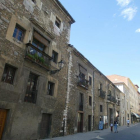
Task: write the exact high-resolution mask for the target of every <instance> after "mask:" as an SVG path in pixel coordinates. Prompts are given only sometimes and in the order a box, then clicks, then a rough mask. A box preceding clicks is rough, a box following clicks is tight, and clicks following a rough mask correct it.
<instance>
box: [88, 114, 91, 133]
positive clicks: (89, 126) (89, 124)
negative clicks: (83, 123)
mask: <svg viewBox="0 0 140 140" xmlns="http://www.w3.org/2000/svg"><path fill="white" fill-rule="evenodd" d="M88 131H91V115H88Z"/></svg>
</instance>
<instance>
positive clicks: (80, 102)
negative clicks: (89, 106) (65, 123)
mask: <svg viewBox="0 0 140 140" xmlns="http://www.w3.org/2000/svg"><path fill="white" fill-rule="evenodd" d="M79 110H80V111H83V94H82V93H80V96H79Z"/></svg>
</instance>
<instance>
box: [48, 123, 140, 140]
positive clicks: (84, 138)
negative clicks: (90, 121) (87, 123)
mask: <svg viewBox="0 0 140 140" xmlns="http://www.w3.org/2000/svg"><path fill="white" fill-rule="evenodd" d="M99 139H103V140H140V124H135V125H130V127H127V126H121V127H118V133H111V132H110V129H105V130H96V131H92V132H86V133H77V134H74V135H69V136H65V137H58V138H52V139H46V140H99Z"/></svg>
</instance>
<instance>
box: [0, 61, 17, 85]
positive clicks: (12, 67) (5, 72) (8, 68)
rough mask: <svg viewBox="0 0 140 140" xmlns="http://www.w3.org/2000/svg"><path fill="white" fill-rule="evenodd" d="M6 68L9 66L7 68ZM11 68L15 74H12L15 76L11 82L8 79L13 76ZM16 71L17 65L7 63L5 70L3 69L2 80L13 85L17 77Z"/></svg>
mask: <svg viewBox="0 0 140 140" xmlns="http://www.w3.org/2000/svg"><path fill="white" fill-rule="evenodd" d="M6 68H7V70H6ZM10 70H12V73H13V75H11V76H12V77H13V78H12V80H11V82H9V81H10V80H9V81H8V77H11V76H9V72H10ZM16 71H17V68H16V67H14V66H11V65H9V64H5V67H4V71H3V74H2V79H1V81H2V82H4V83H8V84H11V85H13V83H14V79H15V74H16ZM4 74H6V76H5V80H4V79H3V78H4Z"/></svg>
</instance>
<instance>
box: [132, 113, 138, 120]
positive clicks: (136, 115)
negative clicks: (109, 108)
mask: <svg viewBox="0 0 140 140" xmlns="http://www.w3.org/2000/svg"><path fill="white" fill-rule="evenodd" d="M131 114H132V115H134V116H135V117H136V118H137V119H140V116H139V115H138V114H136V113H134V112H132V113H131Z"/></svg>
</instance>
